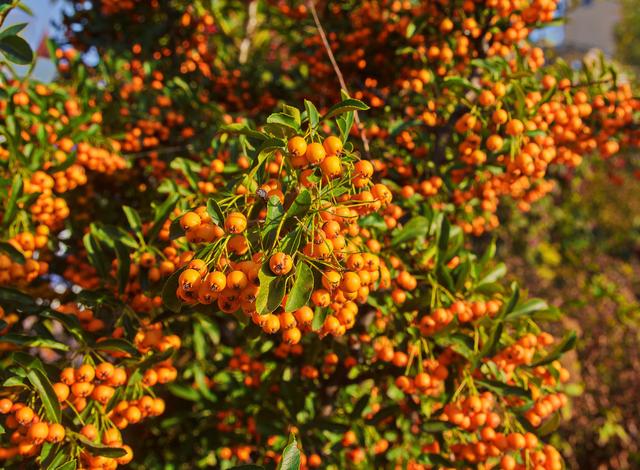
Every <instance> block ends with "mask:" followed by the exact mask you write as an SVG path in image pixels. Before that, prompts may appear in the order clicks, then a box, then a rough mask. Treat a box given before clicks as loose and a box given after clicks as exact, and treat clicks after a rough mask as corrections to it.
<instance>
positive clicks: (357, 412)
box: [351, 393, 371, 419]
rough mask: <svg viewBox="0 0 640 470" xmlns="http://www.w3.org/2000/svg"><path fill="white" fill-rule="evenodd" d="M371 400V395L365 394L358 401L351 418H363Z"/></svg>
mask: <svg viewBox="0 0 640 470" xmlns="http://www.w3.org/2000/svg"><path fill="white" fill-rule="evenodd" d="M370 398H371V395H370V394H368V393H365V394H364V395H362V396H361V397H360V398H359V399H358V401H357V402H356V404H355V405H354V407H353V411H352V412H351V416H352V418H353V419H359V418H361V417H362V412H363V411H364V410H365V408H366V407H367V405H368V404H369V399H370Z"/></svg>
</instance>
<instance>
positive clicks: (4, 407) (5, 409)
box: [0, 398, 13, 415]
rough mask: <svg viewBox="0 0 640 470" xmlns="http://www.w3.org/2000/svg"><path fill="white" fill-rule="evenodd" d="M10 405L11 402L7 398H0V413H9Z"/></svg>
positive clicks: (11, 404)
mask: <svg viewBox="0 0 640 470" xmlns="http://www.w3.org/2000/svg"><path fill="white" fill-rule="evenodd" d="M12 406H13V403H12V402H11V400H9V399H8V398H1V399H0V413H1V414H3V415H6V414H7V413H9V411H11V407H12Z"/></svg>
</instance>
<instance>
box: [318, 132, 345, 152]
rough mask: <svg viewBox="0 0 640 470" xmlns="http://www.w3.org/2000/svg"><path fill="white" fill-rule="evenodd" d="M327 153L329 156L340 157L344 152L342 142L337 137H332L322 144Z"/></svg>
mask: <svg viewBox="0 0 640 470" xmlns="http://www.w3.org/2000/svg"><path fill="white" fill-rule="evenodd" d="M322 146H323V147H324V150H325V152H327V155H328V156H335V155H340V153H341V152H342V140H340V139H339V138H338V137H336V136H335V135H330V136H329V137H327V138H326V139H324V141H323V142H322Z"/></svg>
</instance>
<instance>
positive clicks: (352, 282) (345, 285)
mask: <svg viewBox="0 0 640 470" xmlns="http://www.w3.org/2000/svg"><path fill="white" fill-rule="evenodd" d="M340 289H342V290H343V291H345V292H349V293H350V292H356V291H357V290H358V289H360V277H359V276H358V274H356V273H355V272H352V271H347V272H346V273H344V274H343V275H342V280H341V281H340Z"/></svg>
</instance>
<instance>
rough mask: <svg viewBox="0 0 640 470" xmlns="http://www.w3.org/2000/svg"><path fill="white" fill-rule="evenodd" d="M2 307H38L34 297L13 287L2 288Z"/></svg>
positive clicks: (0, 303) (0, 295)
mask: <svg viewBox="0 0 640 470" xmlns="http://www.w3.org/2000/svg"><path fill="white" fill-rule="evenodd" d="M0 305H12V306H15V307H18V308H22V309H25V308H27V309H28V308H29V307H31V308H34V307H37V305H36V302H35V300H34V299H33V297H31V296H30V295H27V294H25V293H23V292H20V291H19V290H17V289H14V288H12V287H0Z"/></svg>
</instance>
